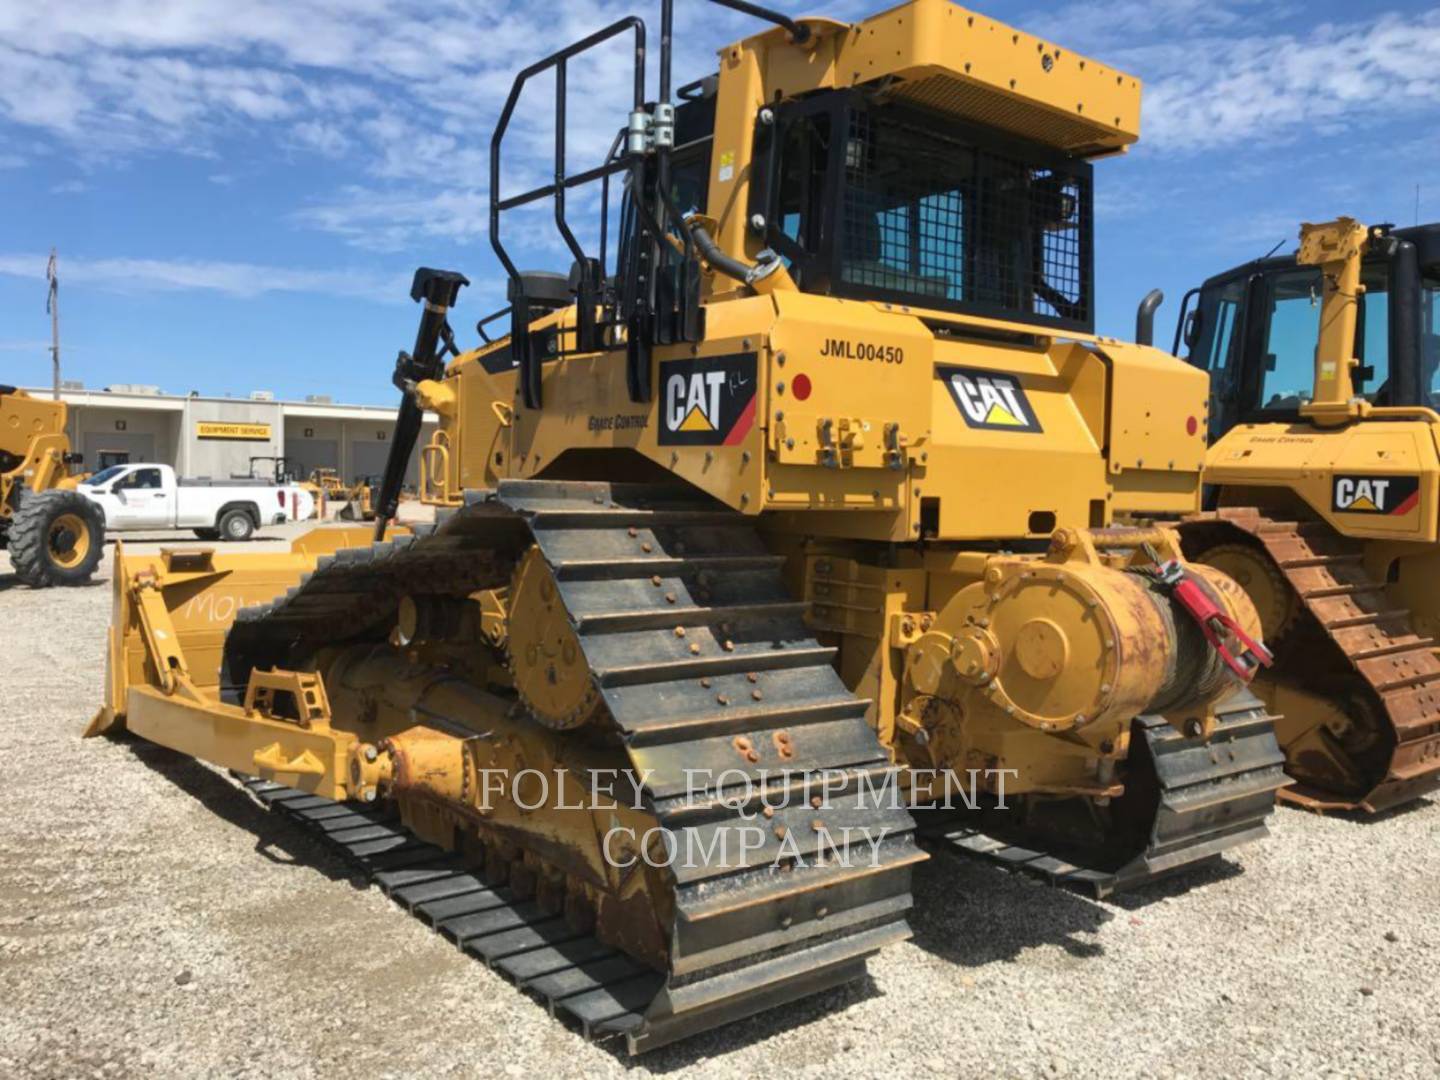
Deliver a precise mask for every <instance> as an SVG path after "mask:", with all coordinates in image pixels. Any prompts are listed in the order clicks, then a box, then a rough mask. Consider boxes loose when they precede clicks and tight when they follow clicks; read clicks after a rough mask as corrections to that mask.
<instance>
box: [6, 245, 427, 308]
mask: <svg viewBox="0 0 1440 1080" xmlns="http://www.w3.org/2000/svg"><path fill="white" fill-rule="evenodd" d="M46 259H47V256H45V255H36V254H0V275H3V276H6V277H16V278H28V279H32V280H34V281H36V282H38V283H40V284H41V285H42V286H43V283H44V281H45V264H46ZM60 280H61V284H62V287H64V286H69V285H75V284H79V285H87V286H91V287H94V288H99V289H104V290H106V291H109V292H121V293H151V292H188V291H204V292H216V293H221V294H223V295H226V296H231V297H236V298H240V299H246V298H250V297H255V296H260V295H263V294H265V293H274V292H294V293H320V294H324V295H328V296H339V297H347V298H359V299H365V300H379V301H386V302H395V303H398V302H401V301H402V300H404V298H405V295H406V290H407V288H408V287H409V279H408V277H406V276H405V275H393V276H392V275H386V274H379V273H373V272H369V271H364V270H351V269H344V270H310V269H302V268H296V267H288V266H264V265H261V264H257V263H245V262H219V261H213V260H204V259H178V260H166V259H138V258H100V259H87V258H83V257H76V256H65V257H64V259H63V260H62V261H61V264H60Z"/></svg>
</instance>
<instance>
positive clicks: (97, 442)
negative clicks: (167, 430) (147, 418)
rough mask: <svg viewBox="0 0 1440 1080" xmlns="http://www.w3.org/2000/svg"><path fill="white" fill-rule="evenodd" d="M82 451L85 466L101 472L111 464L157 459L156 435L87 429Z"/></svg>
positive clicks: (130, 463) (90, 469) (135, 462)
mask: <svg viewBox="0 0 1440 1080" xmlns="http://www.w3.org/2000/svg"><path fill="white" fill-rule="evenodd" d="M84 442H85V445H84V446H83V447H81V453H83V454H84V455H85V468H86V469H87V470H89V471H91V472H99V471H100V470H101V469H103V468H105V467H107V466H109V465H132V464H137V463H139V462H142V461H154V460H155V436H154V435H146V434H134V435H131V434H128V433H124V432H119V431H110V432H106V431H87V432H85V440H84Z"/></svg>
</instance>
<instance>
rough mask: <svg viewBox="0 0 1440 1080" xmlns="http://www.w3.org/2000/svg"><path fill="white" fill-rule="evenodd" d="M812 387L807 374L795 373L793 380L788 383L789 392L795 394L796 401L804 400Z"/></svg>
mask: <svg viewBox="0 0 1440 1080" xmlns="http://www.w3.org/2000/svg"><path fill="white" fill-rule="evenodd" d="M812 389H813V387H811V385H810V376H809V375H796V376H795V380H794V381H793V382H792V383H791V384H790V392H791V393H792V394H794V395H795V400H796V401H804V400H805V399H806V398H808V397H809V396H810V391H811V390H812Z"/></svg>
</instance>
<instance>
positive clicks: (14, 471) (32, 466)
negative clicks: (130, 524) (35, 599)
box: [0, 386, 105, 588]
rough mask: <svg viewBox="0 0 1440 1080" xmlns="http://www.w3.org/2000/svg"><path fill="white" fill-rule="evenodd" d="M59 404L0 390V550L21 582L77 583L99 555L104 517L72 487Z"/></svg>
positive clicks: (74, 458) (73, 461)
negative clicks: (6, 553) (7, 554)
mask: <svg viewBox="0 0 1440 1080" xmlns="http://www.w3.org/2000/svg"><path fill="white" fill-rule="evenodd" d="M65 418H66V406H65V403H64V402H63V401H44V400H42V399H40V398H35V397H31V396H30V395H29V394H27V393H26V392H25V391H24V390H18V389H16V388H15V387H13V386H0V548H8V549H9V552H10V564H11V565H12V566H13V567H14V569H15V575H16V576H17V577H18V578H19V579H20V580H21V581H23V582H24V583H25V584H26V585H30V586H32V587H34V588H42V587H44V586H47V585H83V584H84V583H85V582H87V581H89V580H90V578H91V575H93V574H94V573H95V567H96V565H97V564H98V563H99V562H100V557H101V555H103V554H104V553H105V518H104V515H103V514H102V512H101V510H100V508H99V507H98V506H96V505H95V504H94V503H93V502H91V501H90V500H89V499H87V498H85V496H83V495H81V494H80V493H79V492H78V491H76V490H75V485H76V484H77V483H79V482H80V480H81V479H83V476H82V475H81V474H78V473H77V474H72V473H71V471H70V470H71V467H72V466H73V465H77V464H79V462H80V458H79V456H78V455H76V454H72V453H71V452H70V440H69V437H68V436H67V435H66V434H65Z"/></svg>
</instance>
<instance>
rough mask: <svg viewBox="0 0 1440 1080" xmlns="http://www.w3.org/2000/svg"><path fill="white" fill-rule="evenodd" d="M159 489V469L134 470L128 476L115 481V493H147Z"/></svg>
mask: <svg viewBox="0 0 1440 1080" xmlns="http://www.w3.org/2000/svg"><path fill="white" fill-rule="evenodd" d="M159 488H160V470H159V469H136V470H135V471H134V472H132V473H131V474H130V475H129V476H125V477H121V478H120V479H119V480H117V481H115V490H116V491H149V490H158V489H159Z"/></svg>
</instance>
